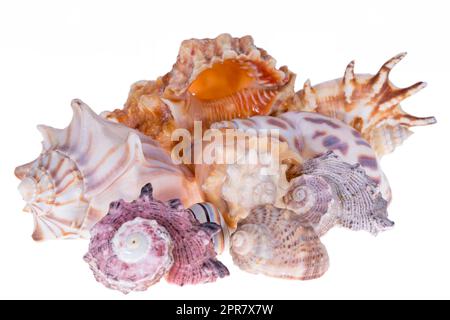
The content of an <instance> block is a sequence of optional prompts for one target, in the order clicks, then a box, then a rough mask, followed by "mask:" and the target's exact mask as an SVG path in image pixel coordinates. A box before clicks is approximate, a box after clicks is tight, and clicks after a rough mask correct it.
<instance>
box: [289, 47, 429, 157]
mask: <svg viewBox="0 0 450 320" xmlns="http://www.w3.org/2000/svg"><path fill="white" fill-rule="evenodd" d="M405 55H406V53H401V54H399V55H397V56H395V57H393V58H392V59H390V60H388V61H387V62H386V63H385V64H383V66H382V67H381V69H380V70H379V71H378V73H377V74H376V75H374V76H372V75H369V74H355V73H354V66H355V62H354V61H352V62H350V63H349V65H348V66H347V68H346V70H345V74H344V77H343V78H339V79H336V80H331V81H328V82H324V83H321V84H318V85H316V86H311V83H310V82H309V80H308V81H306V83H305V85H304V88H303V90H300V91H299V92H297V93H296V95H295V97H294V99H293V101H292V104H291V105H290V106H289V107H288V109H289V110H301V111H311V112H318V113H321V114H324V115H327V116H329V117H333V118H337V119H339V120H342V121H344V122H345V123H347V124H349V125H350V126H352V127H353V128H355V129H356V130H358V131H359V132H360V133H361V134H362V136H363V138H364V139H365V140H367V141H368V142H369V143H370V144H371V146H372V148H373V149H374V150H375V152H376V154H377V156H378V157H381V156H383V155H385V154H387V153H390V152H392V151H394V149H395V148H396V147H397V146H399V145H400V144H401V143H402V142H403V141H404V140H406V139H407V138H408V137H409V136H410V135H411V134H412V131H411V130H410V129H409V128H410V127H413V126H424V125H429V124H433V123H435V122H436V119H435V118H434V117H425V118H419V117H415V116H412V115H410V114H408V113H406V112H405V111H403V110H402V108H401V106H400V102H401V101H402V100H404V99H406V98H408V97H410V96H411V95H413V94H415V93H416V92H418V91H419V90H421V89H423V88H424V87H425V86H426V83H425V82H417V83H416V84H413V85H412V86H410V87H408V88H397V87H396V86H395V85H393V84H392V82H391V81H389V73H390V72H391V70H392V68H393V67H394V66H395V65H396V64H397V63H399V62H400V60H402V59H403V58H404V57H405Z"/></svg>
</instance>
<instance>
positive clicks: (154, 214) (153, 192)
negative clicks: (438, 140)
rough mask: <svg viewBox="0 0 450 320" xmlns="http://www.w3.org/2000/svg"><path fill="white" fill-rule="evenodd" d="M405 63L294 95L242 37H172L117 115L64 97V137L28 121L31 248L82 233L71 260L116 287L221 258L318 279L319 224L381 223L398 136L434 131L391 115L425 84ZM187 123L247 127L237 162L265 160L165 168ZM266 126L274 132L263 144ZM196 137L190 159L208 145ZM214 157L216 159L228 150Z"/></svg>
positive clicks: (202, 273) (286, 74) (349, 72)
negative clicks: (69, 115)
mask: <svg viewBox="0 0 450 320" xmlns="http://www.w3.org/2000/svg"><path fill="white" fill-rule="evenodd" d="M404 56H405V54H400V55H398V56H396V57H394V58H392V59H390V60H389V61H388V62H386V63H385V64H384V65H383V66H382V67H381V69H380V70H379V71H378V73H377V74H376V75H368V74H364V75H362V74H355V73H354V62H351V63H350V64H349V65H348V66H347V68H346V70H345V74H344V77H343V78H340V79H336V80H332V81H329V82H326V83H322V84H319V85H316V86H311V84H310V82H309V81H307V82H306V83H305V85H304V87H303V89H302V90H300V91H298V92H295V91H294V83H295V74H294V73H292V72H291V71H290V70H289V69H288V68H287V67H285V66H283V67H281V68H276V66H275V60H274V59H273V58H272V57H271V56H269V55H268V54H267V52H266V51H264V50H262V49H260V48H258V47H256V46H255V45H254V44H253V39H252V38H251V37H250V36H246V37H243V38H232V37H231V36H230V35H228V34H222V35H220V36H218V37H217V38H216V39H202V40H199V39H191V40H186V41H183V43H182V45H181V48H180V51H179V54H178V58H177V61H176V63H175V65H174V66H173V69H172V70H171V71H170V72H169V73H167V74H166V75H164V76H162V77H159V78H157V79H156V80H155V81H140V82H137V83H135V84H133V85H132V87H131V91H130V94H129V97H128V100H127V101H126V104H125V107H124V108H123V109H121V110H119V109H118V110H114V111H112V112H104V113H102V114H101V115H97V114H96V113H94V112H93V111H92V110H91V109H90V108H89V107H88V106H87V105H86V104H84V103H83V102H82V101H80V100H73V101H72V109H73V119H72V121H71V123H70V125H69V126H68V127H67V128H65V129H54V128H51V127H47V126H39V127H38V129H39V131H40V132H41V133H42V135H43V139H44V140H43V148H42V152H41V154H40V155H39V157H38V158H37V159H36V160H34V161H32V162H30V163H28V164H25V165H22V166H20V167H18V168H16V170H15V175H16V176H17V177H18V178H19V179H20V180H21V182H20V185H19V191H20V193H21V195H22V197H23V200H24V201H25V202H26V206H25V209H24V210H25V211H28V212H31V213H32V214H33V217H34V222H35V227H34V232H33V239H34V240H47V239H67V238H87V239H90V245H89V250H88V253H87V254H86V255H85V257H84V259H85V261H86V262H87V263H88V264H89V266H90V268H91V270H92V271H93V273H94V276H95V278H96V279H97V280H98V281H99V282H101V283H103V284H104V285H105V286H107V287H109V288H112V289H116V290H120V291H122V292H124V293H128V292H130V291H136V290H146V289H147V288H148V287H149V286H151V285H153V284H155V283H156V282H158V281H159V280H160V279H161V278H162V277H164V278H165V279H166V280H167V281H168V282H171V283H175V284H178V285H184V284H197V283H206V282H211V281H215V280H216V279H217V278H222V277H224V276H227V275H229V271H228V269H227V268H226V267H225V266H224V265H223V264H222V263H221V262H220V261H219V260H217V255H220V254H222V253H223V252H224V251H227V250H229V252H230V253H231V256H232V258H233V261H234V263H235V264H236V265H237V266H238V267H239V268H241V269H242V270H245V271H248V272H251V273H261V274H265V275H267V276H271V277H279V278H288V279H301V280H306V279H314V278H318V277H320V276H322V275H323V274H324V273H325V272H326V271H327V269H328V265H329V261H328V254H327V250H326V248H325V246H324V245H323V244H322V242H321V240H320V238H321V237H322V236H323V235H324V234H325V233H327V231H328V230H330V228H332V227H334V226H341V227H344V228H348V229H351V230H365V231H368V232H370V233H372V234H377V233H378V232H380V231H383V230H386V229H387V228H389V227H392V226H393V224H394V223H393V222H392V221H391V220H389V219H388V214H387V207H388V204H389V202H390V200H391V190H390V187H389V184H388V181H387V179H386V177H385V175H384V174H383V172H382V170H381V168H380V159H381V157H382V156H383V155H385V154H387V153H390V152H392V151H393V150H394V149H395V148H396V147H397V146H399V145H400V144H401V143H402V142H403V141H404V140H405V139H406V138H408V137H409V136H410V135H411V133H412V132H411V131H410V127H413V126H418V125H429V124H433V123H435V122H436V120H435V118H434V117H427V118H418V117H414V116H412V115H409V114H407V113H406V112H404V111H403V110H402V108H401V107H400V104H399V103H400V102H401V101H402V100H403V99H405V98H407V97H409V96H411V95H412V94H414V93H416V92H417V91H419V90H420V89H422V88H424V87H425V83H423V82H419V83H416V84H414V85H412V86H410V87H408V88H404V89H400V88H397V87H395V86H394V85H393V84H392V83H391V82H390V81H389V73H390V71H391V69H392V68H393V67H394V66H395V65H396V64H397V63H398V62H399V61H400V60H401V59H402V58H403V57H404ZM198 124H200V129H202V130H207V129H209V130H215V132H221V133H224V132H228V131H229V130H232V131H233V130H234V131H235V132H239V133H242V132H250V131H251V132H253V133H254V134H253V138H255V139H253V140H252V142H251V143H249V144H248V145H246V146H245V147H244V155H250V154H252V152H253V151H254V149H255V148H257V147H258V146H261V145H265V146H266V147H265V148H259V149H262V151H261V150H259V151H258V152H259V154H258V155H261V154H262V155H263V156H264V158H265V160H266V161H264V163H262V162H261V163H260V162H257V163H245V162H239V161H236V162H222V163H219V162H213V163H209V162H192V163H188V162H182V163H177V162H175V161H174V157H173V154H174V148H176V141H175V140H174V134H175V133H176V132H179V130H182V132H188V133H191V134H192V133H193V132H194V131H195V129H196V126H197V125H198ZM267 130H270V131H271V132H277V133H278V136H276V137H273V136H271V137H270V138H269V139H266V140H264V139H263V137H262V136H261V135H260V132H263V131H265V132H267ZM197 140H198V139H197ZM197 140H196V138H195V134H194V140H193V141H192V142H191V144H196V143H198V141H197ZM262 140H264V141H262ZM209 141H211V140H209ZM203 142H205V141H203ZM203 142H200V144H202V149H201V150H202V151H203V150H204V148H206V147H207V146H208V145H210V144H211V143H212V142H210V143H203ZM262 142H264V143H262ZM203 144H204V145H203ZM218 146H220V148H217V147H218ZM274 146H276V147H277V150H278V151H279V152H277V153H276V154H274V153H272V152H269V150H268V149H269V147H274ZM214 148H215V149H214V150H215V151H217V150H219V152H216V155H217V154H219V153H221V152H223V153H225V152H226V153H227V154H228V152H233V150H234V149H233V148H235V145H234V144H229V143H228V142H223V141H222V142H219V143H214ZM197 153H198V151H196V150H194V154H189V155H186V154H184V159H188V160H190V159H191V158H192V157H195V156H196V155H197ZM274 163H276V164H279V165H277V166H274V165H273V164H274ZM185 208H188V209H185Z"/></svg>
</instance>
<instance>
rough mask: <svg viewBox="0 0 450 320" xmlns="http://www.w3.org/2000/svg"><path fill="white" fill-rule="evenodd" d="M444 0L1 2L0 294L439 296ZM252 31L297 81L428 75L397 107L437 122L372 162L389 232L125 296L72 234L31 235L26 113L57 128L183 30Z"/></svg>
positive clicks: (445, 292)
mask: <svg viewBox="0 0 450 320" xmlns="http://www.w3.org/2000/svg"><path fill="white" fill-rule="evenodd" d="M449 9H450V7H449V2H448V1H431V0H428V1H411V0H409V1H380V0H377V1H367V2H366V1H329V2H324V1H307V2H303V1H280V0H276V1H275V0H272V1H243V0H239V1H231V0H225V1H220V2H219V1H204V2H200V1H198V2H197V1H192V0H191V1H180V2H173V1H167V0H164V1H122V2H120V3H119V2H116V1H104V2H100V1H95V2H94V1H80V0H77V1H73V2H72V1H2V2H1V4H0V108H1V109H0V110H1V113H0V115H1V123H0V130H1V141H2V144H1V150H2V151H1V162H0V188H1V209H0V215H1V220H0V298H113V299H129V298H133V299H167V298H179V299H187V298H189V299H213V298H237V299H240V298H246V299H263V298H284V299H309V298H450V257H449V255H450V250H449V245H450V210H449V199H450V196H449V193H448V190H449V183H450V180H449V174H448V168H449V165H448V163H449V159H448V156H449V151H448V150H449V149H448V148H449V141H450V140H449V139H450V125H449V123H448V120H449V116H450V105H449V98H448V97H449V91H450V89H449V85H450V81H449V75H450V68H449V59H450V46H449V30H450V23H449V12H450V10H449ZM223 32H228V33H231V34H232V35H233V36H243V35H247V34H250V35H252V36H253V37H254V39H255V43H256V45H257V46H259V47H262V48H264V49H266V50H267V51H268V52H269V54H271V55H272V56H274V57H275V58H276V59H277V61H278V66H281V65H288V66H289V68H290V69H291V70H292V71H294V72H296V73H297V75H298V78H297V86H296V87H297V89H298V88H300V87H301V85H302V84H303V82H304V81H305V80H306V79H307V78H311V81H312V83H313V84H317V83H319V82H322V81H325V80H329V79H333V78H337V77H341V76H342V75H343V72H344V69H345V66H346V65H347V63H348V62H349V61H350V60H352V59H356V72H362V73H365V72H370V73H374V72H376V71H377V70H378V68H379V67H380V66H381V64H382V63H384V62H385V61H386V60H387V59H388V58H390V57H392V56H394V55H395V54H397V53H399V52H402V51H408V52H409V55H408V56H407V58H406V59H405V60H404V61H402V62H401V63H400V64H399V65H398V66H397V67H396V68H395V70H394V71H393V72H392V75H391V78H392V80H393V82H394V83H395V84H396V85H398V86H408V85H411V84H413V83H415V82H417V81H419V80H424V81H427V82H428V87H427V88H426V89H425V90H423V91H421V92H420V93H418V94H417V95H415V96H413V97H411V98H409V99H407V100H406V101H405V102H404V103H403V107H404V108H405V109H406V110H407V111H409V112H410V113H412V114H414V115H418V116H430V115H434V116H436V118H437V120H438V124H437V125H434V126H431V127H425V128H416V129H415V130H414V131H415V132H416V134H414V135H413V136H412V137H411V138H409V140H407V141H406V143H405V144H404V145H403V146H401V147H400V148H398V149H397V150H396V151H395V152H394V153H393V154H391V155H388V156H386V157H385V158H384V159H383V161H382V167H383V169H384V171H385V172H386V174H387V176H388V178H389V180H390V182H391V186H392V189H393V193H394V199H393V202H392V204H391V206H390V207H389V212H390V217H391V219H392V220H394V221H395V222H396V226H395V228H394V229H393V230H390V231H388V232H385V233H383V234H381V235H379V236H377V237H373V236H371V235H369V234H366V233H361V232H350V231H347V230H343V229H333V230H332V231H331V232H330V233H329V234H328V235H326V237H324V238H323V242H324V244H325V245H326V246H327V249H328V252H329V255H330V261H331V266H330V269H329V271H328V272H327V273H326V274H325V275H324V276H323V277H322V278H320V279H318V280H313V281H307V282H300V281H288V280H278V279H273V278H268V277H264V276H261V275H260V276H255V275H251V274H247V273H244V272H242V271H240V270H239V269H238V268H236V267H234V266H233V263H232V261H231V259H230V258H229V256H228V255H226V256H223V257H222V261H223V262H224V263H225V264H226V265H227V266H228V267H229V269H230V271H231V276H230V277H228V278H225V279H221V280H219V281H217V282H216V283H213V284H206V285H198V286H187V287H182V288H180V287H177V286H174V285H169V284H167V283H165V282H164V281H162V282H161V283H159V284H157V285H155V286H154V287H151V288H150V289H149V290H148V291H146V292H144V293H132V294H129V295H128V296H125V295H123V294H121V293H120V292H116V291H112V290H109V289H106V288H104V287H103V286H102V285H100V284H98V283H97V282H96V281H95V280H94V278H93V276H92V273H91V272H90V270H89V268H88V266H87V264H86V263H85V262H84V261H83V260H82V256H83V255H84V253H85V252H86V250H87V246H88V242H87V241H84V240H72V241H70V240H69V241H51V242H43V243H36V242H34V241H33V240H32V239H31V237H30V235H31V232H32V227H33V222H32V217H31V216H30V215H29V214H26V213H23V212H21V209H22V207H23V205H24V203H23V202H22V200H21V197H20V195H19V193H18V192H17V190H16V186H17V184H18V180H17V179H16V178H15V177H14V175H13V170H14V167H15V166H17V165H19V164H23V163H25V162H28V161H30V160H32V159H34V158H35V157H36V156H37V155H38V154H39V152H40V141H41V137H40V134H39V133H38V131H37V130H36V125H37V124H47V125H51V126H55V127H60V128H62V127H65V126H66V125H67V124H68V123H69V121H70V119H71V109H70V106H69V103H70V100H71V99H72V98H81V99H82V100H84V101H85V102H86V103H87V104H89V105H90V106H91V107H92V108H93V109H94V110H95V111H97V112H101V111H103V110H111V109H114V108H117V107H121V106H122V105H123V103H124V102H125V100H126V97H127V94H128V90H129V87H130V85H131V84H132V83H133V82H135V81H137V80H140V79H154V78H156V77H157V76H159V75H163V74H165V73H166V72H167V71H169V70H170V69H171V66H172V64H173V63H174V62H175V60H176V55H177V52H178V47H179V44H180V42H181V41H182V40H183V39H188V38H193V37H194V38H204V37H216V36H217V35H218V34H220V33H223Z"/></svg>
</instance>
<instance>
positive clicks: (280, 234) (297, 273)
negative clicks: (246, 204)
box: [231, 205, 329, 280]
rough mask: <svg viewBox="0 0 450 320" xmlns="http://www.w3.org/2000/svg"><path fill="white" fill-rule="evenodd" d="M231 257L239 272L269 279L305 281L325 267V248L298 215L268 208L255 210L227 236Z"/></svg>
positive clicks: (320, 273) (327, 263)
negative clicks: (260, 275) (258, 274)
mask: <svg viewBox="0 0 450 320" xmlns="http://www.w3.org/2000/svg"><path fill="white" fill-rule="evenodd" d="M231 255H232V257H233V262H234V263H235V264H236V265H237V266H239V268H241V269H243V270H245V271H247V272H251V273H262V274H264V275H267V276H271V277H278V278H287V279H299V280H308V279H315V278H318V277H320V276H322V275H323V274H324V273H325V272H326V271H327V270H328V266H329V261H328V254H327V250H326V248H325V246H324V245H323V244H322V243H321V242H320V240H319V237H318V236H317V234H316V232H315V231H314V229H313V227H311V226H310V225H309V224H307V223H305V222H304V221H302V219H301V218H300V216H299V215H297V214H296V213H295V212H293V211H290V210H287V209H279V208H276V207H274V206H272V205H266V206H259V207H256V208H254V209H253V210H252V212H251V213H250V214H249V215H248V217H247V218H245V219H243V220H241V221H240V222H239V224H238V227H237V229H236V232H235V233H233V234H232V236H231Z"/></svg>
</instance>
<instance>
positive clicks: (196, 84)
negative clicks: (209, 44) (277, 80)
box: [188, 60, 254, 100]
mask: <svg viewBox="0 0 450 320" xmlns="http://www.w3.org/2000/svg"><path fill="white" fill-rule="evenodd" d="M246 66H250V67H252V65H250V64H249V63H246V64H245V62H240V61H238V60H225V61H223V62H220V63H215V64H213V65H212V67H211V68H209V69H206V70H204V71H203V72H201V73H200V74H199V75H198V77H197V78H196V79H195V80H194V81H193V82H192V83H191V85H190V86H189V89H188V91H189V93H190V94H192V95H193V96H195V97H197V98H198V99H200V100H214V99H221V98H224V97H227V96H230V95H232V94H234V93H235V92H238V91H241V90H242V89H245V88H248V87H249V86H251V85H252V84H253V82H254V75H252V72H251V71H252V70H251V68H250V69H249V68H248V67H246Z"/></svg>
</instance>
